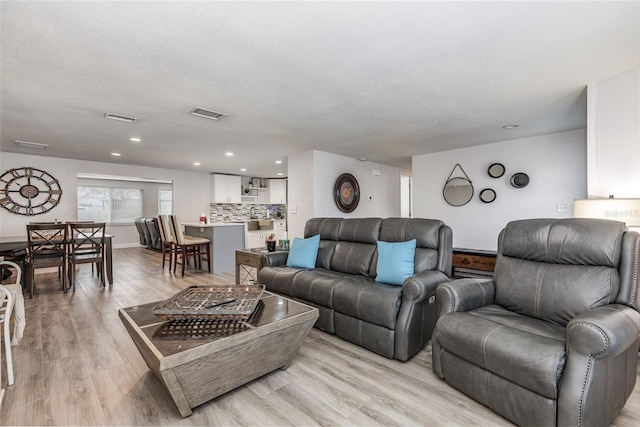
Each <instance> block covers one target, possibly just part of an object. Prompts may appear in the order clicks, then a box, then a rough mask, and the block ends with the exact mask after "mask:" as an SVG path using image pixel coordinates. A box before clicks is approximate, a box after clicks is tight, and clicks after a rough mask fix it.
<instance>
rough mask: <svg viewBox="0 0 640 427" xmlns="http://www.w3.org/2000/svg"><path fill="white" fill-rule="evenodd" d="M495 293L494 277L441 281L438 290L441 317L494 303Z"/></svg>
mask: <svg viewBox="0 0 640 427" xmlns="http://www.w3.org/2000/svg"><path fill="white" fill-rule="evenodd" d="M495 293H496V290H495V282H494V281H493V279H458V280H452V281H450V282H445V283H441V284H440V285H438V289H437V290H436V299H437V300H438V304H439V306H440V315H439V317H442V316H444V315H445V314H447V313H453V312H459V311H469V310H473V309H474V308H479V307H483V306H485V305H489V304H493V303H494V301H495Z"/></svg>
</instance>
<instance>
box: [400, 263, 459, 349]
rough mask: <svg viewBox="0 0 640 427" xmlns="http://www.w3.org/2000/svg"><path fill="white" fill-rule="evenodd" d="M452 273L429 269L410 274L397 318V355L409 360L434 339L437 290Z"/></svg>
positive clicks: (404, 285)
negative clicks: (447, 273) (432, 335)
mask: <svg viewBox="0 0 640 427" xmlns="http://www.w3.org/2000/svg"><path fill="white" fill-rule="evenodd" d="M447 280H449V277H448V276H447V275H446V274H444V273H443V272H441V271H438V270H428V271H423V272H421V273H418V274H416V275H414V276H411V277H409V278H408V279H406V280H405V281H404V283H403V284H402V304H401V305H400V310H399V312H398V317H397V318H396V329H395V350H394V356H393V357H394V358H395V359H398V360H402V361H405V360H409V358H410V357H411V356H413V355H414V354H416V353H417V352H418V351H420V350H421V349H422V348H424V346H425V345H426V344H427V342H428V341H429V340H430V339H431V334H432V333H433V328H434V327H435V324H436V318H437V307H436V302H435V292H436V288H437V287H438V284H439V283H442V282H444V281H447Z"/></svg>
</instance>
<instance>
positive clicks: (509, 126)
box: [502, 124, 519, 130]
mask: <svg viewBox="0 0 640 427" xmlns="http://www.w3.org/2000/svg"><path fill="white" fill-rule="evenodd" d="M518 126H519V125H517V124H512V125H504V126H502V129H507V130H508V129H515V128H517V127H518Z"/></svg>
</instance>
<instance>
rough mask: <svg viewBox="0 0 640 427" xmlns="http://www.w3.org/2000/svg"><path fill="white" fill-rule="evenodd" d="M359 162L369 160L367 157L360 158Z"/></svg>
mask: <svg viewBox="0 0 640 427" xmlns="http://www.w3.org/2000/svg"><path fill="white" fill-rule="evenodd" d="M358 160H360V161H361V162H364V161H365V160H367V158H366V157H360V158H359V159H358Z"/></svg>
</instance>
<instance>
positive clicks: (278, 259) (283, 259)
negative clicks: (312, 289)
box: [262, 251, 289, 267]
mask: <svg viewBox="0 0 640 427" xmlns="http://www.w3.org/2000/svg"><path fill="white" fill-rule="evenodd" d="M288 256H289V252H288V251H278V252H269V253H266V254H263V255H262V266H263V267H278V266H282V267H284V266H285V264H286V263H287V257H288Z"/></svg>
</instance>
